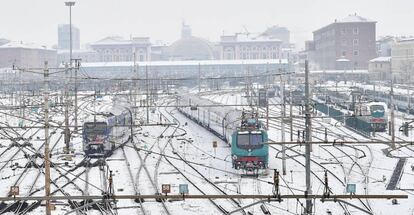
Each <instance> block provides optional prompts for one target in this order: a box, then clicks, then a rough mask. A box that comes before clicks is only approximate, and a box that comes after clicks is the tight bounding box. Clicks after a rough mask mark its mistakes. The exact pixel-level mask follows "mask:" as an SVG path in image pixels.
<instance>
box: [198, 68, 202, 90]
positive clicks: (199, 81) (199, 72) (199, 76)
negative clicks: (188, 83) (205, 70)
mask: <svg viewBox="0 0 414 215" xmlns="http://www.w3.org/2000/svg"><path fill="white" fill-rule="evenodd" d="M198 92H201V65H200V63H198Z"/></svg>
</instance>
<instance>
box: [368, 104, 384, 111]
mask: <svg viewBox="0 0 414 215" xmlns="http://www.w3.org/2000/svg"><path fill="white" fill-rule="evenodd" d="M370 109H371V112H377V111H379V112H383V111H384V106H382V105H372V106H371V107H370Z"/></svg>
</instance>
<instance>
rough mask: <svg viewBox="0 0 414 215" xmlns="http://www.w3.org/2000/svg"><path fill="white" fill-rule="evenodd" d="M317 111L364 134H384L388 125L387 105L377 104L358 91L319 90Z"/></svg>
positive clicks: (341, 89)
mask: <svg viewBox="0 0 414 215" xmlns="http://www.w3.org/2000/svg"><path fill="white" fill-rule="evenodd" d="M315 97H316V98H315V103H316V109H317V110H319V111H321V112H323V113H325V114H327V115H329V116H331V117H333V118H334V119H336V120H338V121H342V122H344V123H345V125H346V126H348V127H351V128H353V129H355V130H357V131H360V132H362V133H370V132H384V131H386V129H387V125H388V114H387V104H386V103H384V102H376V101H373V100H372V99H370V98H369V97H367V96H366V95H365V94H363V93H362V92H361V91H360V90H358V89H353V88H335V90H331V89H329V88H318V92H317V95H316V96H315Z"/></svg>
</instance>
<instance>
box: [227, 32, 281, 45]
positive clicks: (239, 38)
mask: <svg viewBox="0 0 414 215" xmlns="http://www.w3.org/2000/svg"><path fill="white" fill-rule="evenodd" d="M220 42H222V43H240V42H278V43H281V42H282V41H281V40H279V39H276V38H271V37H269V36H267V35H263V34H255V33H237V34H235V35H231V36H222V37H221V41H220Z"/></svg>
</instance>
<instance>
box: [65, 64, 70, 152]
mask: <svg viewBox="0 0 414 215" xmlns="http://www.w3.org/2000/svg"><path fill="white" fill-rule="evenodd" d="M68 76H69V75H68V64H66V65H65V96H64V97H65V101H64V102H65V132H64V133H65V136H64V141H65V149H64V150H65V151H64V153H65V154H69V144H70V130H69V92H68V91H69V90H68V78H69V77H68Z"/></svg>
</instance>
